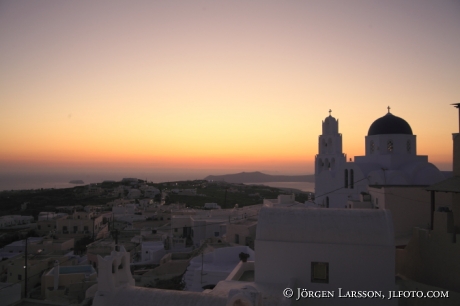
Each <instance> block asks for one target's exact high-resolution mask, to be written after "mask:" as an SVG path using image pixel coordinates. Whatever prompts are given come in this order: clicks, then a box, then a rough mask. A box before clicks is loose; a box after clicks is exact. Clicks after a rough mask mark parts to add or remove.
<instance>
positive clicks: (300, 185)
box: [247, 182, 315, 193]
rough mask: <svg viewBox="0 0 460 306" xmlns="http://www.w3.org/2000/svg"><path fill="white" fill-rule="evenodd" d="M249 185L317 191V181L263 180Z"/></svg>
mask: <svg viewBox="0 0 460 306" xmlns="http://www.w3.org/2000/svg"><path fill="white" fill-rule="evenodd" d="M247 185H265V186H270V187H275V188H289V189H297V190H300V191H304V192H313V193H314V192H315V183H310V182H263V183H248V184H247Z"/></svg>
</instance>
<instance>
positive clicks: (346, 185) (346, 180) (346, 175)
mask: <svg viewBox="0 0 460 306" xmlns="http://www.w3.org/2000/svg"><path fill="white" fill-rule="evenodd" d="M344 176H345V188H348V169H345V173H344Z"/></svg>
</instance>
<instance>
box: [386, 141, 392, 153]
mask: <svg viewBox="0 0 460 306" xmlns="http://www.w3.org/2000/svg"><path fill="white" fill-rule="evenodd" d="M387 150H388V152H393V141H391V140H388V142H387Z"/></svg>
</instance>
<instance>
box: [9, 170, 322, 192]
mask: <svg viewBox="0 0 460 306" xmlns="http://www.w3.org/2000/svg"><path fill="white" fill-rule="evenodd" d="M209 174H210V172H209V171H202V172H201V171H200V172H192V171H189V172H181V171H178V170H174V171H155V172H152V171H149V172H142V171H135V172H128V171H126V172H80V173H78V172H32V173H26V172H6V173H5V172H4V173H2V172H0V191H4V190H30V189H41V188H43V189H49V188H54V189H60V188H73V187H75V186H78V185H76V184H71V183H70V181H71V180H82V181H83V182H84V184H85V185H87V184H90V183H101V182H103V181H106V180H107V181H121V180H122V179H123V178H125V177H135V178H138V179H142V180H147V181H149V182H153V183H161V182H174V181H183V180H202V179H203V178H205V177H206V176H208V175H209ZM211 174H214V173H211ZM223 174H224V173H223ZM252 184H256V185H266V186H270V187H275V188H292V189H298V190H301V191H305V192H314V188H315V184H314V183H309V182H263V183H252Z"/></svg>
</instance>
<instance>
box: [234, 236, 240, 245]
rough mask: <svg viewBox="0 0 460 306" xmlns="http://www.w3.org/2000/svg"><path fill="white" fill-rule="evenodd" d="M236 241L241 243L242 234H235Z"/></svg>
mask: <svg viewBox="0 0 460 306" xmlns="http://www.w3.org/2000/svg"><path fill="white" fill-rule="evenodd" d="M235 243H238V244H239V243H240V235H238V234H235Z"/></svg>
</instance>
